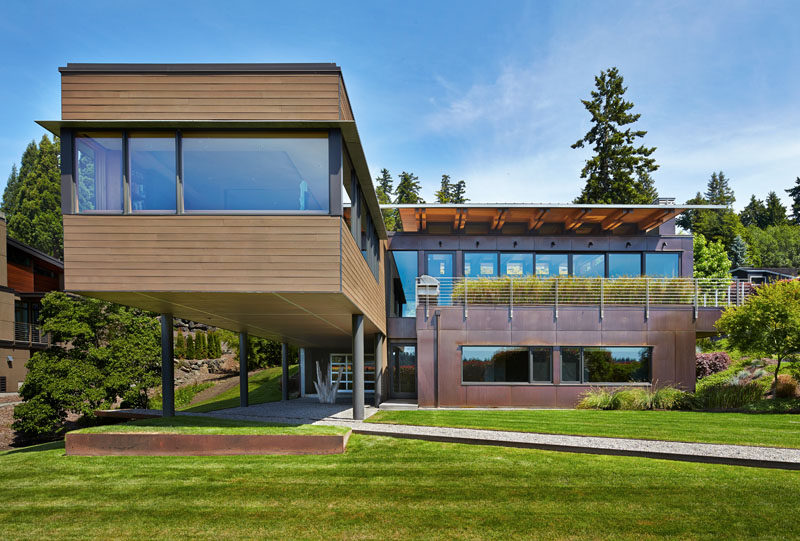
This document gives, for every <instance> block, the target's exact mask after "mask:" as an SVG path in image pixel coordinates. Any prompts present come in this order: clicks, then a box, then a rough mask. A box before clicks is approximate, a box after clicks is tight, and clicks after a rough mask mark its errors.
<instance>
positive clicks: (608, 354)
mask: <svg viewBox="0 0 800 541" xmlns="http://www.w3.org/2000/svg"><path fill="white" fill-rule="evenodd" d="M651 357H652V348H650V347H562V348H561V381H562V382H564V383H631V382H634V383H638V382H649V381H650V364H651Z"/></svg>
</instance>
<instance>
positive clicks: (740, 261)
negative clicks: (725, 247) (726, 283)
mask: <svg viewBox="0 0 800 541" xmlns="http://www.w3.org/2000/svg"><path fill="white" fill-rule="evenodd" d="M728 257H729V258H730V260H731V268H732V269H736V268H739V267H744V266H746V265H748V258H747V243H746V242H745V241H744V239H743V238H742V236H741V235H736V238H735V239H733V244H732V245H731V249H730V252H729V253H728Z"/></svg>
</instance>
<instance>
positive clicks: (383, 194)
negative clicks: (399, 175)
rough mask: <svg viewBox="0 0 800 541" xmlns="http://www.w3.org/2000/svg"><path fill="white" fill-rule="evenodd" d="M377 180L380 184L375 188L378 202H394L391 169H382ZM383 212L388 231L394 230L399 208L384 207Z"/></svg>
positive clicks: (382, 203) (383, 203)
mask: <svg viewBox="0 0 800 541" xmlns="http://www.w3.org/2000/svg"><path fill="white" fill-rule="evenodd" d="M375 182H376V183H377V184H378V187H377V188H375V194H376V195H377V196H378V203H380V204H381V205H388V204H389V203H391V202H392V190H393V186H392V182H393V181H392V175H391V174H390V173H389V170H388V169H386V168H384V169H381V174H380V176H379V177H376V178H375ZM381 214H383V224H384V225H385V226H386V229H387V230H388V231H394V229H395V226H396V224H397V210H393V209H383V210H381Z"/></svg>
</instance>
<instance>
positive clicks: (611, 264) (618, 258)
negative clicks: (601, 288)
mask: <svg viewBox="0 0 800 541" xmlns="http://www.w3.org/2000/svg"><path fill="white" fill-rule="evenodd" d="M641 275H642V256H641V254H608V276H609V277H611V278H619V277H622V276H641Z"/></svg>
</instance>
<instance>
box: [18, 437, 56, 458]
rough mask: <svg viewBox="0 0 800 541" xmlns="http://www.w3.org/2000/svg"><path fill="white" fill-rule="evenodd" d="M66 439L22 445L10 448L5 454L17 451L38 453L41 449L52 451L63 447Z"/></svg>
mask: <svg viewBox="0 0 800 541" xmlns="http://www.w3.org/2000/svg"><path fill="white" fill-rule="evenodd" d="M63 448H64V440H58V441H49V442H47V443H38V444H36V445H29V446H28V447H20V448H18V449H10V450H8V451H6V452H5V453H4V454H6V455H15V454H17V453H38V452H41V451H52V450H55V449H63Z"/></svg>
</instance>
